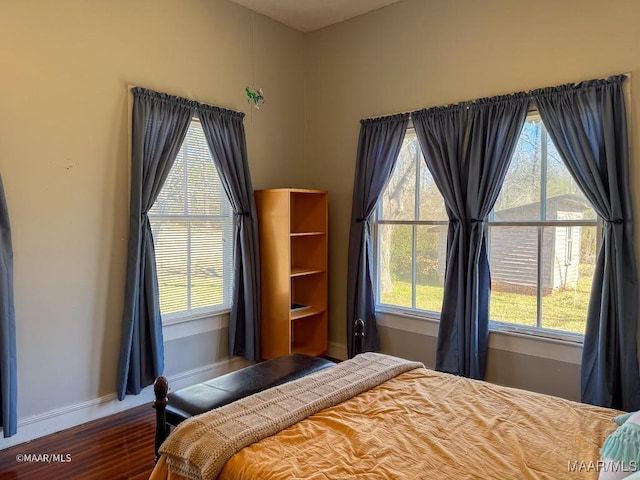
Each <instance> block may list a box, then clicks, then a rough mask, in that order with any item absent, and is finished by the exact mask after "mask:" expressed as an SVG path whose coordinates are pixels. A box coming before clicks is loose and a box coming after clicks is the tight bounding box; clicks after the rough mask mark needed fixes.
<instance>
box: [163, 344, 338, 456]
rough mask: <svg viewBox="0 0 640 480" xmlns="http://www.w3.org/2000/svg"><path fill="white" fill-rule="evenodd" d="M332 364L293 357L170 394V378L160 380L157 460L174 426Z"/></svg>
mask: <svg viewBox="0 0 640 480" xmlns="http://www.w3.org/2000/svg"><path fill="white" fill-rule="evenodd" d="M332 365H334V363H333V362H331V361H330V360H326V359H324V358H320V357H311V356H308V355H300V354H292V355H287V356H284V357H279V358H274V359H273V360H267V361H264V362H260V363H256V364H255V365H251V366H249V367H245V368H242V369H240V370H236V371H234V372H231V373H227V374H226V375H222V376H220V377H217V378H214V379H213V380H209V381H207V382H203V383H199V384H197V385H193V386H191V387H187V388H183V389H181V390H177V391H175V392H172V393H169V394H168V395H167V392H168V390H169V385H168V383H167V379H166V378H165V377H158V378H157V379H156V382H155V384H154V392H155V395H156V400H155V402H154V405H153V406H154V408H155V409H156V441H155V451H156V459H157V458H158V449H159V448H160V445H161V444H162V442H164V440H165V438H167V435H168V434H169V429H170V426H177V425H178V424H179V423H180V422H182V421H183V420H186V419H187V418H190V417H193V416H194V415H199V414H201V413H205V412H208V411H210V410H213V409H214V408H218V407H222V406H224V405H227V404H229V403H231V402H234V401H236V400H239V399H241V398H244V397H247V396H249V395H252V394H254V393H257V392H261V391H262V390H266V389H267V388H271V387H275V386H277V385H282V384H283V383H287V382H290V381H292V380H295V379H297V378H301V377H304V376H305V375H309V374H311V373H314V372H317V371H319V370H322V369H323V368H327V367H330V366H332Z"/></svg>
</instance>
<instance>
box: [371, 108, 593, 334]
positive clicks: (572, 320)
mask: <svg viewBox="0 0 640 480" xmlns="http://www.w3.org/2000/svg"><path fill="white" fill-rule="evenodd" d="M373 225H374V229H373V232H374V234H375V240H376V261H377V265H376V269H377V270H376V271H377V304H378V307H382V308H384V307H391V308H394V309H408V310H411V311H414V312H417V313H425V312H436V313H438V312H439V311H440V309H441V307H442V297H443V290H444V273H445V263H446V248H447V231H448V217H447V215H446V211H445V207H444V200H443V198H442V195H441V194H440V191H439V190H438V188H437V187H436V185H435V183H434V180H433V177H432V176H431V174H430V172H429V170H428V169H427V166H426V164H425V162H424V159H423V156H422V153H421V150H420V146H419V143H418V140H417V137H416V134H415V131H413V130H411V129H410V130H408V131H407V134H406V136H405V139H404V143H403V145H402V149H401V151H400V155H399V157H398V161H397V163H396V166H395V168H394V170H393V173H392V176H391V179H390V181H389V184H388V185H387V186H386V188H385V190H384V192H383V195H382V197H381V200H380V202H379V204H378V207H377V217H376V221H375V222H374V224H373ZM600 237H601V225H600V222H599V220H598V217H597V215H596V213H595V211H594V210H593V208H592V206H591V205H590V203H589V201H588V200H587V199H586V197H585V196H584V195H583V194H582V192H581V191H580V189H579V188H578V186H577V184H576V183H575V182H574V180H573V179H572V177H571V175H570V174H569V171H568V170H567V168H566V167H565V165H564V163H563V161H562V159H561V158H560V155H559V153H558V151H557V150H556V148H555V146H554V145H553V142H552V141H551V139H550V138H549V137H548V135H547V132H546V130H545V128H544V125H543V124H542V121H541V120H540V117H539V115H537V114H532V115H530V116H529V117H528V118H527V121H526V122H525V125H524V127H523V129H522V133H521V135H520V139H519V141H518V144H517V146H516V149H515V152H514V154H513V157H512V159H511V162H510V165H509V170H508V172H507V175H506V177H505V180H504V184H503V186H502V189H501V191H500V195H499V196H498V199H497V201H496V204H495V206H494V209H493V211H492V212H491V214H490V215H489V221H488V225H487V248H488V254H489V263H490V269H491V299H490V309H491V310H490V315H491V319H492V321H493V322H494V323H493V327H494V328H495V327H500V328H509V329H534V330H535V331H536V332H537V333H541V334H542V335H545V333H544V332H545V331H547V332H548V333H549V335H551V336H557V335H558V333H557V332H565V333H569V334H580V335H581V334H584V330H585V324H586V315H587V307H588V303H589V297H590V292H591V284H592V278H593V272H594V269H595V258H596V252H597V248H598V243H599V241H600Z"/></svg>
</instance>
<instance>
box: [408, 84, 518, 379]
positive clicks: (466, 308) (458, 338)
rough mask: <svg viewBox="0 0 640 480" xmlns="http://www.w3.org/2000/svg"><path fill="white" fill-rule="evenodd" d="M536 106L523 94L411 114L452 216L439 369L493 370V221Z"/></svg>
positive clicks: (480, 374) (477, 373)
mask: <svg viewBox="0 0 640 480" xmlns="http://www.w3.org/2000/svg"><path fill="white" fill-rule="evenodd" d="M528 109H529V96H528V95H527V94H515V95H508V96H503V97H495V98H489V99H481V100H477V101H474V102H468V103H463V104H458V105H453V106H450V107H438V108H431V109H427V110H420V111H417V112H413V113H412V114H411V117H412V119H413V124H414V127H415V130H416V134H417V136H418V141H419V142H420V147H421V149H422V152H423V155H424V158H425V161H426V164H427V167H428V168H429V170H430V171H431V174H432V175H433V178H434V181H435V183H436V185H437V187H438V189H439V190H440V192H441V193H442V196H443V197H444V201H445V207H446V210H447V215H448V217H449V227H448V234H447V257H446V258H447V264H446V265H447V266H446V273H445V281H444V282H445V283H444V298H443V304H442V312H441V316H440V326H439V331H438V341H437V351H436V369H437V370H440V371H444V372H448V373H453V374H457V375H463V376H466V377H470V378H478V379H483V378H484V376H485V370H486V357H487V349H488V340H489V292H490V288H491V279H490V273H489V261H488V257H487V247H486V239H485V222H486V219H487V216H488V215H489V212H490V211H491V209H492V208H493V205H494V204H495V202H496V199H497V198H498V193H499V192H500V188H501V187H502V182H503V180H504V177H505V175H506V173H507V170H508V167H509V162H510V160H511V155H512V154H513V151H514V149H515V147H516V144H517V141H518V138H519V135H520V131H521V130H522V126H523V124H524V121H525V119H526V116H527V111H528Z"/></svg>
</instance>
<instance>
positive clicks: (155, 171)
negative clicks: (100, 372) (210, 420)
mask: <svg viewBox="0 0 640 480" xmlns="http://www.w3.org/2000/svg"><path fill="white" fill-rule="evenodd" d="M132 94H133V115H132V137H131V142H132V144H131V199H130V214H129V215H130V216H129V248H128V257H127V277H126V285H125V296H124V314H123V319H122V339H121V344H120V357H119V363H118V385H117V389H118V398H119V399H120V400H122V399H123V398H124V397H125V395H126V394H135V395H137V394H138V393H140V391H141V390H142V389H143V388H144V387H146V386H148V385H151V384H152V383H153V381H154V380H155V378H156V377H157V376H158V375H160V374H161V373H162V371H163V369H164V348H163V343H162V320H161V317H160V305H159V300H158V278H157V275H156V261H155V251H154V247H153V236H152V234H151V225H150V223H149V218H148V217H147V213H148V212H149V209H150V208H151V207H152V206H153V203H154V202H155V200H156V198H157V197H158V194H159V193H160V190H161V188H162V185H163V184H164V182H165V180H166V178H167V175H168V174H169V171H170V170H171V167H172V165H173V162H174V161H175V159H176V156H177V155H178V152H179V151H180V147H181V145H182V142H183V141H184V138H185V136H186V134H187V130H188V128H189V124H190V122H191V119H192V117H193V114H194V111H195V108H196V105H197V104H196V103H195V102H190V101H188V100H184V99H181V98H177V97H172V96H169V95H165V94H162V93H158V92H153V91H151V90H146V89H143V88H133V89H132Z"/></svg>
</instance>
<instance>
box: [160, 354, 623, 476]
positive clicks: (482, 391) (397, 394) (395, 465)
mask: <svg viewBox="0 0 640 480" xmlns="http://www.w3.org/2000/svg"><path fill="white" fill-rule="evenodd" d="M619 413H620V412H618V411H617V410H610V409H606V408H600V407H594V406H590V405H586V404H581V403H577V402H572V401H568V400H564V399H560V398H557V397H552V396H548V395H543V394H539V393H533V392H527V391H523V390H518V389H513V388H508V387H502V386H497V385H493V384H489V383H486V382H482V381H477V380H470V379H466V378H463V377H458V376H453V375H449V374H445V373H440V372H435V371H433V370H429V369H426V368H424V367H423V366H422V365H421V364H419V363H415V362H410V361H407V360H404V359H399V358H397V357H391V356H388V355H383V354H377V353H365V354H361V355H358V356H356V357H355V358H353V359H351V360H348V361H346V362H342V363H340V364H337V365H335V366H333V367H331V368H328V369H324V370H322V371H320V372H316V373H314V374H312V375H309V376H307V377H304V378H301V379H298V380H295V381H293V382H290V383H288V384H285V385H281V386H278V387H275V388H272V389H269V390H266V391H264V392H260V393H257V394H255V395H251V396H249V397H247V398H244V399H242V400H240V401H238V402H235V403H233V404H230V405H227V406H224V407H221V408H219V409H216V410H213V411H211V412H208V413H205V414H202V415H199V416H196V417H193V418H191V419H189V420H186V421H184V422H182V423H181V424H180V426H178V427H177V428H176V429H175V431H174V432H173V433H171V435H169V437H168V438H167V440H166V441H165V442H164V443H163V445H162V447H161V449H160V453H161V457H160V459H159V461H158V463H157V465H156V467H155V469H154V471H153V473H152V475H151V480H183V479H203V478H207V479H214V478H218V479H221V480H249V479H251V480H257V479H260V480H266V479H273V480H280V479H282V480H284V479H295V478H305V479H318V480H319V479H323V480H327V479H363V478H365V479H411V480H413V479H423V478H425V479H427V478H434V479H444V480H447V479H456V480H458V479H475V478H478V479H492V478H495V479H511V478H518V479H554V480H555V479H565V478H567V479H573V478H590V479H596V478H598V461H599V458H600V455H599V449H600V447H601V445H602V443H603V441H604V439H605V438H606V437H607V436H608V435H609V434H610V433H611V432H612V431H613V430H614V429H615V427H616V425H615V423H613V422H612V418H613V417H614V416H616V415H618V414H619Z"/></svg>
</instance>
